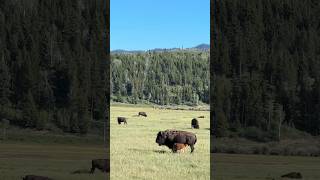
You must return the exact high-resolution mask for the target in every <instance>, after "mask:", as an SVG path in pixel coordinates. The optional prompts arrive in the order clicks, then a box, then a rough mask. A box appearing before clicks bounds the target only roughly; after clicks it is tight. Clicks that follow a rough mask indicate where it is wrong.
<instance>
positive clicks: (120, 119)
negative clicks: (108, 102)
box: [118, 117, 127, 124]
mask: <svg viewBox="0 0 320 180" xmlns="http://www.w3.org/2000/svg"><path fill="white" fill-rule="evenodd" d="M122 122H123V123H124V124H127V119H126V118H125V117H118V124H121V123H122Z"/></svg>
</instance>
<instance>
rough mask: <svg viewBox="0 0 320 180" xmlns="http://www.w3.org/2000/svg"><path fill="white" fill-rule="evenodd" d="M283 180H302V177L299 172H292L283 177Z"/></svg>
mask: <svg viewBox="0 0 320 180" xmlns="http://www.w3.org/2000/svg"><path fill="white" fill-rule="evenodd" d="M281 177H282V178H293V179H302V175H301V173H299V172H291V173H288V174H285V175H282V176H281Z"/></svg>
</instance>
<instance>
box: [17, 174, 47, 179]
mask: <svg viewBox="0 0 320 180" xmlns="http://www.w3.org/2000/svg"><path fill="white" fill-rule="evenodd" d="M22 180H52V179H51V178H48V177H45V176H36V175H26V176H25V177H24V178H22Z"/></svg>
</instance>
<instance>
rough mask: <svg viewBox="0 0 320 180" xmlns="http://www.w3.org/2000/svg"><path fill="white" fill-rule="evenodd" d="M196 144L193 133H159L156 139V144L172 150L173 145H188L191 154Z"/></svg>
mask: <svg viewBox="0 0 320 180" xmlns="http://www.w3.org/2000/svg"><path fill="white" fill-rule="evenodd" d="M196 142H197V137H196V135H195V134H194V133H191V132H187V131H177V130H165V131H159V132H158V135H157V139H156V143H158V144H159V146H161V145H165V146H167V147H168V148H170V149H172V150H173V148H174V144H175V143H180V144H186V145H189V146H190V148H191V153H192V152H193V151H194V145H195V144H196Z"/></svg>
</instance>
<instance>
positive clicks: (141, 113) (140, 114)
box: [138, 112, 147, 117]
mask: <svg viewBox="0 0 320 180" xmlns="http://www.w3.org/2000/svg"><path fill="white" fill-rule="evenodd" d="M138 116H144V117H147V113H146V112H139V113H138Z"/></svg>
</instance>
